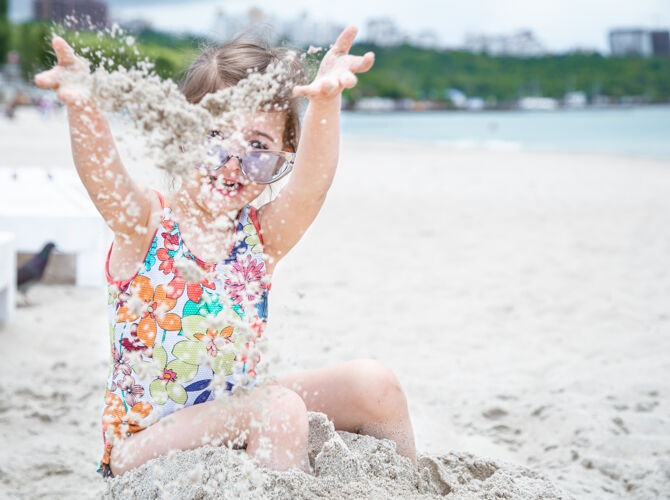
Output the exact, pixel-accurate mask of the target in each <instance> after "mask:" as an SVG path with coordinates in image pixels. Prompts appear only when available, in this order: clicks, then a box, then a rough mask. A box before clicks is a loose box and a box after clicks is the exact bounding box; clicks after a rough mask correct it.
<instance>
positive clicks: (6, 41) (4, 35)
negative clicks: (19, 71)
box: [0, 17, 11, 65]
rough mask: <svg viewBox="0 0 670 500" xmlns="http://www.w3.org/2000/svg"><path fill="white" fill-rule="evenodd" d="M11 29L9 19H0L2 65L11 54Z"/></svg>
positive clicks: (0, 59)
mask: <svg viewBox="0 0 670 500" xmlns="http://www.w3.org/2000/svg"><path fill="white" fill-rule="evenodd" d="M10 30H11V27H10V25H9V22H8V21H7V19H4V18H2V17H0V65H2V64H4V62H5V60H6V59H7V52H9V47H10V38H11V31H10Z"/></svg>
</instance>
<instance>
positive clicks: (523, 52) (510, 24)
mask: <svg viewBox="0 0 670 500" xmlns="http://www.w3.org/2000/svg"><path fill="white" fill-rule="evenodd" d="M669 11H670V6H669V5H668V4H667V2H665V1H664V0H640V1H638V2H618V3H615V4H612V3H611V2H605V1H601V0H590V1H586V2H580V1H577V0H566V1H564V2H561V3H560V5H557V4H554V3H551V2H533V1H530V0H516V1H514V2H512V3H505V4H504V5H503V4H500V3H499V2H494V1H488V0H482V1H478V2H472V3H469V4H464V3H461V2H455V1H450V2H442V3H440V4H437V3H435V2H431V1H428V0H419V1H417V2H411V3H410V2H408V3H406V4H404V5H401V4H398V5H388V4H381V3H379V2H373V1H369V2H355V1H353V0H352V1H342V2H336V3H333V4H330V3H327V2H307V1H303V0H287V1H285V2H282V3H281V4H277V3H274V2H271V1H269V0H263V1H257V2H247V1H235V0H227V1H221V0H199V1H189V2H182V1H153V0H145V1H131V0H108V1H103V0H14V1H9V0H0V61H2V70H1V74H0V88H1V89H2V91H1V92H0V106H1V107H2V108H3V109H4V114H5V116H7V117H11V116H12V115H13V114H14V110H15V108H16V107H17V106H21V105H29V104H32V105H38V106H39V105H40V102H41V106H42V108H43V109H42V111H43V112H46V111H47V110H48V109H49V108H50V107H51V106H52V105H53V102H50V101H53V95H49V94H44V93H41V92H40V91H38V90H37V89H35V88H34V86H33V85H32V84H31V83H30V82H31V76H32V75H33V74H34V73H35V72H36V71H38V70H40V69H44V68H45V67H47V66H48V65H49V64H51V63H52V57H51V55H50V54H51V51H50V47H49V44H48V39H49V38H50V32H51V31H52V29H53V23H66V24H67V25H68V26H69V32H70V33H71V34H72V37H71V38H72V40H71V42H72V43H74V44H75V45H77V46H86V45H87V44H88V45H91V43H93V40H94V39H95V38H96V35H95V34H94V33H92V32H91V30H92V29H102V28H105V27H107V28H109V27H111V26H113V25H114V24H117V25H120V26H121V27H122V28H123V29H124V30H126V31H127V32H129V33H131V34H132V35H133V36H134V37H135V38H136V41H137V48H138V49H139V52H140V54H141V55H142V56H148V57H149V58H150V59H151V60H153V61H154V62H155V64H156V71H157V72H158V73H159V74H160V75H161V76H163V77H166V78H168V77H169V78H173V79H175V80H176V81H178V80H179V79H180V78H181V76H182V75H183V70H184V68H185V67H186V66H187V64H188V62H189V61H190V60H191V59H192V58H193V56H194V54H195V53H196V52H197V48H198V46H199V45H200V44H201V43H203V42H212V43H217V42H222V41H224V40H228V39H230V38H232V37H233V36H235V35H236V34H238V33H240V32H242V31H245V30H247V31H248V30H249V29H251V30H255V31H260V32H261V33H262V34H263V35H264V36H266V37H267V38H268V39H269V40H270V41H271V42H272V43H274V44H287V45H290V46H294V47H299V48H307V47H309V46H310V45H312V46H323V47H326V48H327V47H328V45H329V44H330V43H332V41H333V40H334V39H335V38H336V36H337V34H338V33H339V32H340V31H341V30H342V28H343V27H344V26H346V25H347V24H349V23H355V24H357V25H358V26H359V29H360V33H359V36H358V39H357V44H356V46H355V47H354V50H353V52H354V53H359V54H360V53H363V52H365V51H367V50H374V51H375V52H376V54H377V59H376V64H375V70H374V71H372V72H369V73H368V74H365V75H362V76H361V78H360V83H359V85H358V86H357V87H356V88H355V89H353V90H352V91H349V92H346V93H345V97H346V99H345V101H344V108H345V109H346V110H351V111H360V112H365V113H356V114H353V113H347V114H346V115H345V117H346V119H345V122H344V123H345V125H344V131H345V133H351V134H355V135H359V136H360V135H365V136H368V137H379V138H393V139H413V140H422V141H428V142H432V141H439V142H441V143H445V144H447V145H451V146H453V147H457V148H489V149H501V148H502V149H510V148H511V149H540V150H576V151H598V152H616V153H624V154H636V155H646V156H654V157H661V158H670V141H668V140H666V139H667V133H668V131H669V129H668V122H669V121H670V119H669V118H668V108H667V107H664V106H662V105H663V104H668V103H669V102H670V12H669ZM73 13H75V14H76V15H77V19H76V20H72V21H70V22H66V20H67V18H68V16H72V15H73ZM65 31H66V32H67V31H68V30H65ZM75 32H76V33H77V36H76V37H75V36H74V34H75ZM96 44H98V45H99V46H100V47H101V48H102V50H103V52H104V51H105V49H108V50H107V52H108V53H110V54H111V53H112V52H114V57H115V58H116V59H120V62H121V63H129V62H131V61H132V57H133V55H132V54H131V53H130V51H128V52H127V53H126V55H125V56H123V57H121V55H120V54H119V53H118V51H113V50H112V48H111V46H112V45H113V44H112V42H111V41H108V42H105V41H104V40H103V41H100V40H96ZM455 111H458V112H459V113H458V114H456V113H453V112H455ZM502 111H504V112H502ZM527 111H534V112H535V113H532V114H531V113H527ZM538 111H540V113H538ZM373 112H374V114H372V113H373ZM382 112H383V113H384V114H383V115H381V114H379V113H382Z"/></svg>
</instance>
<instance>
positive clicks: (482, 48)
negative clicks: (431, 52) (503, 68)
mask: <svg viewBox="0 0 670 500" xmlns="http://www.w3.org/2000/svg"><path fill="white" fill-rule="evenodd" d="M463 49H464V50H467V51H469V52H478V53H481V52H485V53H487V54H489V55H492V56H513V57H533V56H542V55H544V54H546V53H547V50H546V49H545V48H544V46H543V45H542V44H541V43H540V41H539V40H537V39H536V38H535V35H534V34H533V32H532V31H530V30H520V31H517V32H516V33H513V34H511V35H467V36H466V38H465V44H464V46H463Z"/></svg>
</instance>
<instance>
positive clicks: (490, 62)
mask: <svg viewBox="0 0 670 500" xmlns="http://www.w3.org/2000/svg"><path fill="white" fill-rule="evenodd" d="M2 2H6V0H0V12H1V9H2V6H3V3H2ZM6 26H8V28H7V27H4V28H3V24H2V19H1V16H0V57H2V56H3V54H6V52H7V49H9V50H17V51H18V52H19V54H20V56H21V69H22V72H23V74H24V76H25V77H27V78H29V77H31V76H32V74H34V73H35V72H36V71H39V70H42V69H45V68H48V67H50V66H51V65H52V64H53V62H54V57H53V55H52V51H51V47H50V43H49V41H50V39H51V32H52V30H53V29H54V28H53V27H52V26H51V25H47V24H43V23H25V24H21V25H13V26H10V25H6ZM3 29H4V31H3ZM3 34H4V38H3ZM62 35H63V36H64V38H65V39H66V40H68V42H69V43H71V44H72V45H73V46H74V47H75V49H76V50H77V51H78V52H79V53H82V54H83V55H84V56H85V57H86V58H87V59H89V60H91V62H92V63H93V64H94V65H96V64H100V62H101V61H102V60H103V58H107V59H111V60H113V65H112V67H116V66H117V65H123V66H125V67H130V66H132V65H134V64H137V62H138V61H139V60H141V59H144V58H148V59H149V60H150V61H152V62H153V63H154V64H155V71H156V73H157V74H158V75H159V76H161V77H162V78H172V79H173V80H175V81H178V80H180V79H181V77H182V76H183V74H184V70H185V69H186V68H187V67H188V65H189V63H190V62H191V61H192V60H193V59H194V58H195V57H196V55H197V54H198V52H199V48H198V47H199V45H200V43H201V40H200V39H197V38H195V37H191V36H185V37H173V36H171V35H168V34H165V33H161V32H156V31H152V30H145V31H143V32H141V33H139V34H137V35H135V36H136V43H135V44H131V45H127V44H126V42H125V39H123V38H111V37H109V36H103V35H100V34H98V33H93V32H81V33H77V32H72V31H67V32H63V33H62ZM3 40H4V41H3ZM368 50H373V51H374V52H375V55H376V60H375V65H374V67H373V69H372V70H371V71H370V72H368V73H365V74H362V75H359V84H358V85H357V86H356V87H355V88H354V89H352V90H351V91H347V92H346V97H348V98H350V99H353V100H356V99H359V98H361V97H366V96H381V97H392V98H410V99H425V98H429V99H445V98H446V97H445V90H446V89H448V88H452V87H453V88H458V89H460V90H462V91H463V92H465V93H466V94H467V95H469V96H480V97H483V98H485V99H487V100H491V101H497V102H504V101H511V100H515V99H517V98H519V97H523V96H529V95H543V96H547V97H554V98H561V97H563V95H564V94H565V93H566V92H568V91H571V90H581V91H584V92H585V93H586V94H587V96H589V97H592V96H593V95H596V94H603V95H609V96H611V97H614V98H617V97H621V96H646V97H647V98H648V99H650V100H652V101H657V102H661V101H663V102H665V101H670V59H666V58H660V57H656V58H648V59H644V58H637V57H625V58H622V57H617V58H613V57H603V56H601V55H599V54H577V53H575V54H566V55H555V56H548V57H531V58H516V57H492V56H489V55H487V54H472V53H469V52H458V51H456V52H441V51H436V50H425V49H419V48H416V47H412V46H409V45H402V46H399V47H393V48H388V47H375V46H371V45H366V44H360V45H355V46H354V47H353V49H352V53H354V54H363V53H365V52H367V51H368ZM3 51H4V52H3ZM316 59H317V58H316V57H315V56H308V60H309V61H310V62H309V66H310V67H312V66H314V68H316V65H317V64H318V62H317V61H316Z"/></svg>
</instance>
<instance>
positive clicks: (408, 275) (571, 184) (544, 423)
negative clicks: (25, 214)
mask: <svg viewBox="0 0 670 500" xmlns="http://www.w3.org/2000/svg"><path fill="white" fill-rule="evenodd" d="M69 154H70V153H69V138H68V133H67V126H66V121H65V118H64V116H63V115H62V114H60V115H57V116H54V117H53V118H51V119H49V120H42V119H40V118H39V117H38V116H37V115H36V114H33V113H32V112H29V113H28V112H24V113H19V115H18V117H17V119H16V121H14V122H8V121H6V120H2V121H0V165H3V166H11V167H17V168H19V167H25V168H28V167H35V166H43V167H45V166H49V167H63V168H74V167H73V166H72V165H71V158H70V156H69ZM136 163H137V164H141V163H142V162H141V159H135V160H133V161H130V160H129V168H130V169H131V171H134V170H133V169H134V168H135V166H134V165H135V164H136ZM137 168H138V169H140V167H137ZM668 228H670V162H669V161H661V160H650V159H639V158H635V157H624V156H608V155H591V154H571V153H528V152H511V151H478V150H456V149H447V148H446V147H436V146H429V145H420V144H412V143H398V142H383V141H362V140H357V139H355V138H351V137H346V136H345V137H344V139H343V141H342V151H341V159H340V166H339V167H338V173H337V175H336V178H335V182H334V184H333V186H332V188H331V191H330V193H329V195H328V199H327V201H326V204H325V206H324V208H323V210H322V212H321V214H320V215H319V217H318V218H317V220H316V222H315V223H314V225H313V226H312V227H311V228H310V229H309V231H308V232H307V234H306V235H305V237H304V238H303V240H302V241H301V242H300V243H299V244H298V245H297V246H296V248H295V249H294V250H293V251H292V252H291V253H290V254H289V255H288V256H287V257H286V258H285V259H284V261H283V262H282V263H281V264H279V266H278V267H277V270H276V272H275V275H274V277H273V285H272V293H271V295H270V302H269V324H268V329H267V331H266V337H267V338H268V339H269V344H270V347H269V348H270V352H269V353H268V355H266V357H265V358H264V359H265V360H267V362H268V363H269V366H270V369H271V371H272V372H273V373H276V374H282V373H287V372H291V371H297V370H300V369H309V368H316V367H319V366H323V365H328V364H335V363H339V362H343V361H347V360H351V359H356V358H374V359H378V360H380V361H383V362H384V363H386V364H387V365H388V366H389V367H391V368H392V369H393V371H394V372H395V374H396V375H397V377H398V378H399V380H400V381H401V383H402V385H403V388H404V390H405V393H406V395H407V399H408V401H409V406H410V413H411V417H412V421H413V425H414V429H415V434H416V442H417V449H418V450H419V452H420V453H421V454H422V456H423V457H424V458H425V460H426V461H424V466H425V468H426V470H429V469H430V466H429V463H428V462H430V461H432V462H430V463H434V464H439V466H438V465H435V466H434V467H433V469H430V470H433V474H435V475H436V476H435V477H432V476H431V477H427V476H425V477H423V479H422V477H421V475H420V474H421V471H419V476H417V477H415V476H410V475H407V476H404V475H403V474H405V473H407V474H409V473H408V472H407V468H406V464H403V463H400V462H397V455H395V456H394V454H393V453H390V452H388V451H384V449H385V448H384V447H383V446H382V445H378V444H376V443H372V444H370V442H366V443H363V444H360V443H358V444H356V443H353V441H355V439H353V438H352V437H351V436H344V437H343V438H342V439H344V441H345V442H346V443H345V444H347V446H348V447H349V448H350V449H351V450H353V452H352V453H354V455H355V457H354V458H355V459H356V460H357V461H358V462H357V463H358V464H359V465H357V466H356V467H358V468H359V469H360V468H362V467H363V468H364V464H367V463H370V464H373V463H377V462H375V460H376V459H375V460H372V459H371V458H370V457H379V456H381V455H378V454H380V453H381V454H384V455H383V456H385V457H387V458H388V460H389V462H388V463H389V464H391V465H389V466H388V467H392V466H393V467H396V469H394V470H397V478H398V479H397V481H398V482H399V483H400V482H401V481H404V483H403V484H404V486H403V488H404V487H405V486H406V487H407V488H410V489H411V488H412V487H414V486H416V485H419V486H417V488H418V487H421V485H423V487H424V491H423V493H424V494H425V495H427V498H429V497H430V498H434V497H437V496H439V495H440V494H446V495H447V498H450V497H451V498H468V497H470V498H472V497H477V496H479V497H481V498H495V497H496V491H498V492H500V495H498V496H497V497H502V498H523V497H526V498H532V497H536V498H537V497H538V495H540V494H543V495H545V498H558V497H560V496H563V497H574V498H583V499H592V498H603V499H615V498H622V497H623V498H639V499H643V498H644V499H647V498H670V458H669V457H670V399H669V398H668V395H669V394H670V357H669V356H668V353H670V310H669V309H668V297H669V296H670V271H668V260H669V259H670V257H669V256H670V231H669V230H668ZM1 229H2V228H0V230H1ZM26 229H27V230H29V228H26ZM102 264H103V263H102V262H101V263H100V269H101V272H102ZM29 299H30V302H31V304H32V305H30V306H26V307H21V308H19V309H18V311H17V314H16V318H15V320H14V321H13V322H12V323H11V324H7V325H5V326H4V328H2V329H0V341H1V344H0V345H1V346H2V349H1V352H2V368H0V374H1V375H2V383H0V439H1V440H2V446H0V498H25V499H28V498H30V499H33V498H55V497H60V498H99V497H101V496H102V495H104V494H107V495H113V494H115V493H114V492H116V494H119V493H120V491H121V490H120V489H119V487H118V486H114V485H113V484H105V482H104V481H103V480H102V479H101V478H100V477H99V476H98V475H97V474H96V472H95V469H96V466H97V463H98V461H99V459H100V455H101V452H102V438H101V429H100V415H101V410H102V405H103V397H104V384H105V380H106V375H107V369H108V366H107V363H108V357H109V352H108V333H107V331H108V326H107V324H106V323H107V317H106V310H107V292H106V290H105V289H104V288H102V287H101V288H99V289H98V288H93V289H86V288H77V287H75V286H73V285H68V284H52V285H49V284H44V285H39V286H37V287H35V288H33V289H32V290H30V293H29ZM333 439H334V438H333ZM352 443H353V444H352ZM380 446H381V447H380ZM371 449H372V450H373V451H370V450H371ZM361 450H362V451H361ZM366 450H367V451H366ZM375 450H376V451H375ZM380 450H381V451H380ZM215 452H216V450H204V451H203V450H201V452H200V453H201V454H200V455H197V456H196V457H195V458H194V457H193V456H192V455H191V456H190V458H189V457H186V456H185V457H184V458H183V463H187V462H186V461H187V460H190V461H191V462H188V463H197V462H198V461H200V463H201V464H210V465H211V464H212V463H213V462H212V460H214V459H212V456H213V455H212V453H215ZM191 453H192V452H191ZM343 453H344V452H343ZM366 453H367V454H366ZM375 454H377V455H375ZM337 456H340V455H337ZM454 457H461V458H460V459H456V458H454ZM220 460H223V459H220ZM226 460H233V461H234V460H238V462H239V463H238V462H235V463H237V464H238V465H235V467H238V466H239V467H242V465H239V464H241V463H242V462H243V460H242V459H241V458H239V457H232V458H231V457H227V458H226ZM351 460H353V458H352V459H351ZM459 460H461V461H460V462H459ZM214 462H216V460H214ZM334 463H337V461H335V462H334ZM457 463H460V464H461V465H458V464H457ZM477 463H479V464H481V463H489V464H494V465H491V466H487V467H489V469H490V470H491V471H492V472H491V473H490V474H489V475H488V476H486V474H484V476H477V474H474V473H473V474H471V476H472V477H470V476H467V478H466V479H465V480H464V481H465V482H466V483H467V488H469V489H467V490H459V489H458V488H457V483H458V479H456V477H457V474H456V473H454V475H453V476H450V475H449V474H451V473H452V472H454V471H457V470H459V469H458V467H461V466H464V465H463V464H465V465H466V466H468V467H469V466H470V465H471V467H470V468H468V467H466V469H467V470H470V471H472V470H475V469H476V467H475V464H477ZM394 464H395V465H394ZM420 464H421V461H420ZM426 464H428V465H426ZM160 467H167V465H166V464H165V463H163V464H162V465H161V466H160ZM160 467H158V465H157V466H156V468H154V469H152V471H153V472H152V473H156V474H158V473H159V472H160V471H161V470H163V469H161V468H160ZM370 467H372V468H370ZM370 467H368V468H366V469H365V470H364V471H363V472H361V474H363V476H360V477H364V478H367V479H365V480H364V479H360V478H359V476H355V477H353V476H352V478H350V479H351V481H353V483H352V484H353V485H354V486H351V488H353V489H351V490H350V491H351V492H352V496H357V495H358V493H357V492H359V491H363V490H359V489H356V488H359V487H360V488H364V487H365V485H366V484H367V485H371V484H373V483H372V482H370V481H372V480H371V479H370V477H373V478H374V477H376V476H378V475H379V474H380V473H386V472H384V471H388V470H389V469H388V467H386V468H385V467H382V466H379V467H377V466H370ZM375 467H377V468H375ZM235 470H237V469H235ZM357 470H358V469H357ZM361 470H363V469H361ZM464 470H465V469H464ZM380 471H381V472H380ZM403 471H404V472H403ZM493 471H498V472H495V474H498V475H497V476H496V475H495V474H494V472H493ZM145 473H146V471H145ZM425 474H428V472H426V473H425ZM534 474H535V475H534ZM325 475H327V474H325ZM437 476H440V477H439V478H437ZM230 477H231V478H234V477H238V476H235V475H231V476H230ZM245 477H246V476H245ZM267 477H268V476H267V475H266V476H264V477H262V478H260V479H257V483H258V484H260V483H262V482H263V481H269V479H267ZM347 477H348V476H347V475H346V474H345V473H342V474H341V481H345V480H346V478H347ZM389 477H391V476H389ZM389 477H386V478H385V479H384V481H386V482H384V484H385V485H386V486H383V485H382V486H379V485H378V484H377V483H375V484H373V486H374V488H376V487H380V488H383V487H387V488H390V489H389V490H383V489H382V490H374V488H373V490H371V491H393V488H394V486H393V485H394V482H393V481H394V480H392V479H389ZM460 477H461V478H463V477H465V476H463V475H462V474H461V476H460ZM342 478H343V479H342ZM357 478H359V479H357ZM496 478H497V479H496ZM514 478H516V479H514ZM121 479H124V478H121ZM224 479H225V478H224ZM531 479H532V480H531ZM272 480H273V481H275V483H273V484H275V485H276V484H280V485H282V484H286V485H288V484H294V483H291V481H294V480H295V481H298V483H295V484H298V485H303V486H305V485H307V486H309V485H310V484H311V485H312V486H314V484H316V483H314V484H312V483H309V481H307V480H306V479H305V478H298V479H295V478H284V479H282V478H279V479H272ZM138 481H139V479H138ZM194 481H197V479H194ZM277 481H279V483H277ZM281 481H285V483H282V482H281ZM300 481H302V482H300ZM305 481H307V482H305ZM324 481H326V479H324ZM328 481H330V483H328V484H329V485H330V486H328V487H329V488H333V490H332V491H337V490H338V488H343V487H342V486H341V485H340V484H339V483H337V482H333V481H334V480H333V479H332V478H331V479H328ZM357 481H358V482H357ZM365 481H367V482H365ZM450 481H451V483H450ZM487 481H488V483H487ZM491 481H493V483H491ZM496 481H497V482H496ZM259 482H260V483H259ZM399 483H398V484H399ZM531 483H532V484H531ZM194 484H196V483H195V482H194ZM217 484H218V485H219V487H221V489H222V491H223V490H224V489H225V488H224V486H223V485H224V484H225V481H224V482H223V483H222V482H221V481H219V482H218V483H217ZM245 484H246V483H245ZM295 484H294V486H291V487H292V488H294V489H292V490H287V491H289V493H290V492H293V493H294V494H295V495H300V494H303V495H305V497H310V496H313V495H315V493H314V492H313V491H312V490H309V489H303V490H300V488H298V489H295V488H296V487H295ZM318 484H321V483H318ZM323 484H326V483H323ZM379 484H382V483H379ZM439 484H448V485H450V486H449V491H447V490H446V489H444V488H443V489H442V490H439V488H438V486H439ZM487 484H488V486H487ZM492 484H493V486H492ZM357 485H358V486H357ZM361 485H362V486H361ZM389 485H390V486H389ZM408 485H409V486H408ZM412 485H414V486H412ZM436 485H437V486H436ZM126 486H127V484H126ZM196 486H197V485H196ZM307 486H305V488H307ZM312 486H309V487H312ZM115 487H116V488H117V489H116V490H114V488H115ZM203 487H204V486H203ZM461 487H463V486H462V485H461ZM287 488H288V486H287ZM431 488H433V489H431ZM496 488H498V490H496ZM514 488H516V490H515V489H514ZM126 491H127V490H126ZM175 491H176V490H175ZM203 491H205V490H203ZM259 491H262V490H258V489H257V490H255V493H254V494H256V495H257V496H258V495H260V493H259ZM267 491H275V490H267ZM277 491H278V490H277ZM324 491H328V490H324ZM341 491H347V490H346V489H343V490H341ZM405 491H410V490H402V489H400V487H399V489H398V490H397V491H396V492H395V493H396V494H398V495H399V496H405V493H402V494H401V493H400V492H405ZM416 491H417V494H418V492H419V490H416ZM538 492H539V493H538ZM541 492H545V493H541ZM552 495H553V496H552ZM289 496H290V495H289ZM120 497H123V496H122V494H121V495H120ZM165 497H166V498H167V497H168V495H167V494H166V496H165ZM294 497H295V496H294ZM222 498H223V496H222Z"/></svg>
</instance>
